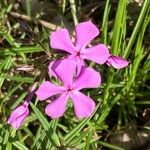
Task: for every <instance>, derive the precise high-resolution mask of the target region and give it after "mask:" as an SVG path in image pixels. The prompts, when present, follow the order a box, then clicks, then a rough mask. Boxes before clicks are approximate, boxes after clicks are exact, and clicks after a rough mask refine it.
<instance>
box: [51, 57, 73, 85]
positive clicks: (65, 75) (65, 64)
mask: <svg viewBox="0 0 150 150" xmlns="http://www.w3.org/2000/svg"><path fill="white" fill-rule="evenodd" d="M52 70H53V72H54V73H55V74H56V75H57V77H58V78H59V79H61V81H62V82H63V83H64V86H67V87H68V86H71V84H72V81H73V75H74V73H75V70H76V62H75V61H74V60H73V59H67V58H66V59H62V60H57V61H56V65H53V67H52Z"/></svg>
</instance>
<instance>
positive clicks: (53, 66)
mask: <svg viewBox="0 0 150 150" xmlns="http://www.w3.org/2000/svg"><path fill="white" fill-rule="evenodd" d="M60 61H61V60H54V61H52V62H50V63H49V66H48V73H49V75H50V76H53V77H55V78H58V77H57V74H56V73H55V72H54V71H53V70H54V69H55V68H56V67H57V66H58V65H59V64H60Z"/></svg>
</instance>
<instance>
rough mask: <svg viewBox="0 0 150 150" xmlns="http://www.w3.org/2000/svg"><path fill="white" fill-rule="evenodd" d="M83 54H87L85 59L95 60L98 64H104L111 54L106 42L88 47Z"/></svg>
mask: <svg viewBox="0 0 150 150" xmlns="http://www.w3.org/2000/svg"><path fill="white" fill-rule="evenodd" d="M83 54H84V55H85V59H88V60H91V61H94V62H96V63H98V64H104V63H105V62H106V61H107V59H108V57H109V56H110V54H109V50H108V48H107V47H106V46H105V45H104V44H99V45H96V46H94V47H91V48H87V49H85V52H83Z"/></svg>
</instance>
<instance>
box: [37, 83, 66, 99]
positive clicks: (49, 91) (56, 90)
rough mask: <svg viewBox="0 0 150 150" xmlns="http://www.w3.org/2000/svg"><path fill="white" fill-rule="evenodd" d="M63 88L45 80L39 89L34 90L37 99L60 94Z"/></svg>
mask: <svg viewBox="0 0 150 150" xmlns="http://www.w3.org/2000/svg"><path fill="white" fill-rule="evenodd" d="M63 90H64V87H62V86H57V85H54V84H53V83H51V82H49V81H45V82H44V83H43V84H42V85H41V86H40V87H39V89H38V90H37V91H36V92H35V94H36V95H37V97H38V98H39V100H45V99H47V98H48V97H50V96H53V95H55V94H60V93H62V92H63Z"/></svg>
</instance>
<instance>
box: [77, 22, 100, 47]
mask: <svg viewBox="0 0 150 150" xmlns="http://www.w3.org/2000/svg"><path fill="white" fill-rule="evenodd" d="M75 31H76V47H77V48H78V49H82V48H85V47H86V46H87V44H89V43H90V41H91V40H92V39H94V38H95V37H96V36H97V35H98V34H99V30H98V28H97V27H96V26H95V25H94V24H93V23H92V22H91V21H87V22H83V23H79V24H78V25H77V26H76V28H75Z"/></svg>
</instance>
